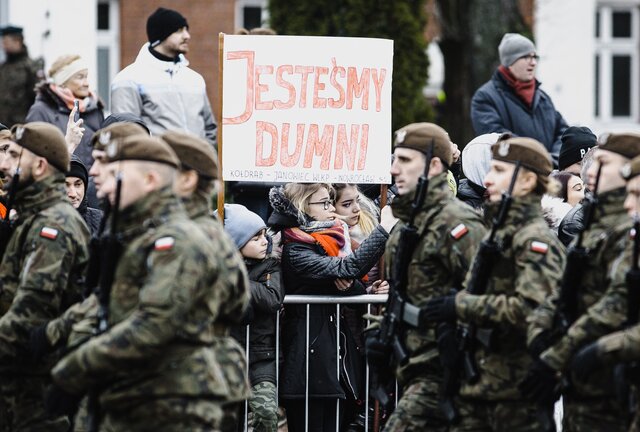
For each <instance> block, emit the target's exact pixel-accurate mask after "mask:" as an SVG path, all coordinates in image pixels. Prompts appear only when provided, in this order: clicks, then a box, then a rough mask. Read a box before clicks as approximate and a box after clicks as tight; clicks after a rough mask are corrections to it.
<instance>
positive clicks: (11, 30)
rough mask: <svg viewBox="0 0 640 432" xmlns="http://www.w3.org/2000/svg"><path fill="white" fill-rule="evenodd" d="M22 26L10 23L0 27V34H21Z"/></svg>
mask: <svg viewBox="0 0 640 432" xmlns="http://www.w3.org/2000/svg"><path fill="white" fill-rule="evenodd" d="M21 34H22V27H17V26H12V25H8V26H6V27H2V28H0V36H8V35H21Z"/></svg>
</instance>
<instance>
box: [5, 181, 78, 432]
mask: <svg viewBox="0 0 640 432" xmlns="http://www.w3.org/2000/svg"><path fill="white" fill-rule="evenodd" d="M63 185H64V174H62V173H60V172H58V173H56V174H52V175H50V176H48V177H46V178H45V179H43V180H41V181H37V182H35V183H33V184H31V185H29V186H27V187H26V188H25V189H23V190H21V191H19V192H18V193H17V194H16V211H17V214H18V219H17V221H16V222H15V230H14V232H13V234H12V236H11V239H10V241H9V244H8V246H7V250H6V252H5V254H4V257H3V259H2V263H1V264H0V278H1V279H0V280H1V281H2V282H1V285H0V313H1V314H2V317H1V318H0V335H1V336H2V337H1V338H0V358H1V359H2V360H1V361H0V364H2V365H3V366H2V368H1V370H2V375H3V376H2V379H0V431H19V430H29V431H40V430H42V431H66V429H67V427H68V421H67V419H66V418H63V417H59V418H55V419H48V418H47V416H46V415H45V413H44V407H43V400H42V395H43V391H44V388H45V387H46V385H47V384H48V383H49V382H50V380H49V377H48V374H49V370H50V369H51V367H52V365H53V364H54V363H55V359H54V357H53V356H48V357H46V358H44V359H43V360H42V361H40V362H38V363H37V364H34V362H32V361H30V357H29V355H28V351H27V348H28V345H29V337H30V331H31V330H32V329H34V328H35V327H37V326H39V325H42V324H44V323H45V322H47V321H48V320H50V319H52V318H54V317H56V316H58V315H59V314H60V313H62V311H64V309H65V308H66V307H68V306H69V304H70V303H71V302H73V301H76V300H77V299H78V298H80V295H81V293H82V282H83V281H82V275H83V271H84V267H85V266H86V264H87V261H88V249H87V243H88V241H89V229H88V228H87V226H86V225H85V223H84V221H83V220H82V218H81V217H80V214H79V213H78V212H77V211H76V210H75V209H74V208H73V207H72V206H71V204H70V203H69V201H68V200H67V197H66V193H65V190H64V186H63Z"/></svg>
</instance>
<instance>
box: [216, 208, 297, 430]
mask: <svg viewBox="0 0 640 432" xmlns="http://www.w3.org/2000/svg"><path fill="white" fill-rule="evenodd" d="M224 227H225V230H226V231H227V232H228V233H229V235H230V236H231V238H232V239H233V241H234V242H235V244H236V247H237V248H238V250H239V251H240V253H241V254H242V256H243V257H244V261H245V265H246V266H247V271H248V273H249V280H250V286H251V301H250V302H249V306H248V307H247V311H246V312H245V314H244V317H243V321H242V324H243V325H242V326H241V327H237V328H234V329H233V330H232V332H231V334H232V335H233V336H234V337H235V338H236V339H237V340H238V341H239V342H240V343H241V344H243V346H245V347H246V348H245V349H247V359H248V361H249V380H250V381H251V390H252V392H253V396H252V397H251V399H249V409H250V410H251V411H252V412H253V419H252V421H251V426H252V427H253V429H254V430H261V431H276V430H277V429H278V395H277V392H276V331H277V328H276V314H278V313H279V311H280V308H281V306H282V301H283V299H284V288H283V287H282V285H281V283H280V263H279V262H278V260H277V259H276V258H274V257H272V256H270V248H271V242H270V240H269V238H268V235H267V232H266V231H267V227H266V225H265V223H264V221H263V220H262V218H261V217H260V216H258V215H257V214H256V213H254V212H252V211H250V210H248V209H247V208H246V207H245V206H243V205H239V204H225V205H224ZM246 325H249V326H250V327H249V344H248V345H247V341H246V334H247V332H246V327H245V326H246Z"/></svg>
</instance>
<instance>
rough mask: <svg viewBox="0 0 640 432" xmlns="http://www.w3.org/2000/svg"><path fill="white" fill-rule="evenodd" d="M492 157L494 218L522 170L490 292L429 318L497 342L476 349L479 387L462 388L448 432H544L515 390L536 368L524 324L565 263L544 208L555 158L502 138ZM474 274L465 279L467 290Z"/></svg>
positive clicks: (459, 300)
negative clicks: (472, 328)
mask: <svg viewBox="0 0 640 432" xmlns="http://www.w3.org/2000/svg"><path fill="white" fill-rule="evenodd" d="M491 151H492V158H493V159H492V161H491V169H490V171H489V173H488V174H487V176H486V177H485V181H484V182H485V186H486V187H487V191H488V193H489V202H490V203H489V206H488V207H487V211H488V212H489V213H495V211H496V210H497V206H498V204H499V203H500V201H501V194H502V193H503V192H505V191H506V190H507V189H508V188H509V185H510V182H511V180H512V177H513V173H514V170H515V163H517V162H520V164H521V168H520V172H519V174H518V176H517V178H516V181H515V185H514V189H513V194H512V196H513V204H512V205H511V209H510V210H509V213H508V215H507V217H506V220H505V222H504V224H503V225H502V226H501V227H500V228H499V229H498V230H497V232H496V235H495V239H496V240H497V242H498V244H500V245H501V251H500V255H499V257H498V258H497V261H496V263H495V265H494V266H493V267H492V269H491V273H490V276H489V281H488V285H487V287H486V292H485V293H484V294H469V293H468V292H466V291H461V292H459V293H458V294H457V295H456V296H455V297H453V296H452V297H447V298H444V299H434V300H431V301H430V302H429V304H428V305H427V307H426V309H427V314H426V316H427V318H428V319H434V318H435V319H443V318H452V317H457V319H458V320H459V321H460V322H462V323H467V324H475V325H476V326H477V327H478V334H480V333H490V334H491V337H490V338H488V339H489V341H493V343H487V341H486V340H483V343H481V342H480V341H478V342H477V343H476V344H475V345H476V347H477V348H476V350H475V362H476V365H477V367H478V371H479V374H480V377H479V380H478V381H477V382H475V383H469V382H466V383H463V384H462V386H461V388H460V398H459V401H458V405H459V410H460V418H461V420H460V423H459V424H457V425H455V426H452V428H451V429H450V430H452V431H505V432H506V431H532V432H533V431H541V430H544V429H543V426H542V424H541V421H540V420H539V418H538V415H537V411H538V410H537V406H536V404H534V403H533V402H530V401H527V400H526V399H525V398H524V397H523V395H522V394H521V393H520V391H519V390H518V387H517V384H518V382H520V380H522V378H524V376H525V373H526V372H527V367H528V366H529V364H530V363H531V357H530V355H529V353H528V351H527V346H526V330H527V327H526V318H527V316H528V315H529V314H530V313H531V312H532V311H533V310H534V309H535V307H536V306H537V305H538V304H540V303H542V302H543V301H544V299H545V298H546V297H547V296H548V295H549V294H551V292H552V290H553V289H555V288H556V287H557V285H558V283H559V279H560V276H561V274H562V267H563V265H564V250H563V247H562V245H561V243H560V242H559V241H558V239H557V238H556V236H555V235H554V234H553V233H552V232H551V231H550V230H549V228H548V227H547V224H546V222H545V221H544V218H543V217H542V210H541V206H540V198H541V196H542V194H543V193H544V192H545V191H546V190H547V184H548V175H549V173H550V172H551V169H552V164H551V156H550V155H549V153H548V152H547V150H546V149H545V148H544V146H543V145H542V144H540V143H539V142H538V141H536V140H533V139H531V138H508V139H502V140H499V141H498V142H497V143H496V144H494V145H493V146H492V147H491ZM475 259H478V257H476V258H475ZM474 276H475V275H474V274H467V279H466V281H465V287H467V286H468V285H469V283H470V281H471V279H472V278H473V277H474Z"/></svg>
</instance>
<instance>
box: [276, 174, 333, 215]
mask: <svg viewBox="0 0 640 432" xmlns="http://www.w3.org/2000/svg"><path fill="white" fill-rule="evenodd" d="M323 188H324V189H326V190H327V192H329V196H330V197H334V196H335V190H334V189H333V187H332V186H331V185H330V184H329V183H287V184H286V185H284V196H285V197H286V198H287V199H288V200H289V201H291V204H292V205H293V206H294V207H295V208H296V210H297V211H298V219H300V220H305V219H307V217H308V216H307V215H308V214H309V199H310V198H311V195H313V194H314V193H316V192H318V191H319V190H321V189H323Z"/></svg>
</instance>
